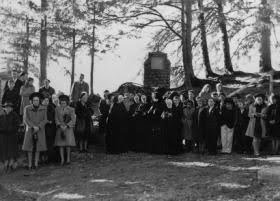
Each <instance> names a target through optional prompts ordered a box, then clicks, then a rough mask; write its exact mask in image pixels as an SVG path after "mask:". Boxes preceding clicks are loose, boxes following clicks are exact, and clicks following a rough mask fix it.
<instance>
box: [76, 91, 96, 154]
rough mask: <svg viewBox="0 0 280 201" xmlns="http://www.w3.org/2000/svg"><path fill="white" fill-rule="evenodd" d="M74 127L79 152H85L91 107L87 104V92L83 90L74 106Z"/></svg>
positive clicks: (90, 120) (89, 127)
mask: <svg viewBox="0 0 280 201" xmlns="http://www.w3.org/2000/svg"><path fill="white" fill-rule="evenodd" d="M75 113H76V127H75V135H76V140H77V141H78V143H79V147H80V152H81V153H82V152H87V149H88V141H89V137H90V134H91V131H92V126H91V125H92V119H91V116H92V115H93V111H92V109H91V108H90V107H89V106H88V94H87V92H83V93H82V94H81V96H80V100H79V101H78V102H77V105H76V108H75Z"/></svg>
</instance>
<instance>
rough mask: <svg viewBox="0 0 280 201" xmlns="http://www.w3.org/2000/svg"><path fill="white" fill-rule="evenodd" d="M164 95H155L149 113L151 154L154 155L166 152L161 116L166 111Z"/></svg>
mask: <svg viewBox="0 0 280 201" xmlns="http://www.w3.org/2000/svg"><path fill="white" fill-rule="evenodd" d="M163 94H164V93H161V92H155V93H153V103H152V106H151V108H150V110H149V111H148V115H149V117H148V118H149V122H150V123H149V126H150V128H149V130H150V134H149V140H148V141H149V152H150V153H152V154H164V153H165V152H166V151H165V149H166V146H165V136H164V132H163V127H162V118H161V115H162V113H163V111H164V109H165V107H166V106H165V103H164V101H163V99H162V96H163Z"/></svg>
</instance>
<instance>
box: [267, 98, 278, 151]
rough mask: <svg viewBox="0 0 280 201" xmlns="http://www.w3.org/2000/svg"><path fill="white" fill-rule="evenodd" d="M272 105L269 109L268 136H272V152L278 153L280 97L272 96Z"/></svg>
mask: <svg viewBox="0 0 280 201" xmlns="http://www.w3.org/2000/svg"><path fill="white" fill-rule="evenodd" d="M271 103H272V104H271V105H270V106H269V107H268V109H267V121H268V129H267V132H268V136H270V137H272V152H273V154H277V153H278V150H279V141H280V97H279V96H278V95H272V96H271Z"/></svg>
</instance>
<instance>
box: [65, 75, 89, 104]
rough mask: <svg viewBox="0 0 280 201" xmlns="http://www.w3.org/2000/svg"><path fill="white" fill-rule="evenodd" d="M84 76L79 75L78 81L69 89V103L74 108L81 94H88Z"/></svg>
mask: <svg viewBox="0 0 280 201" xmlns="http://www.w3.org/2000/svg"><path fill="white" fill-rule="evenodd" d="M84 79H85V75H84V74H81V75H80V80H79V81H78V82H75V83H74V84H73V86H72V89H71V93H70V94H71V96H70V97H71V103H72V104H73V106H76V103H77V102H78V101H79V97H80V95H81V93H82V92H87V93H88V94H89V85H88V83H86V82H85V81H84Z"/></svg>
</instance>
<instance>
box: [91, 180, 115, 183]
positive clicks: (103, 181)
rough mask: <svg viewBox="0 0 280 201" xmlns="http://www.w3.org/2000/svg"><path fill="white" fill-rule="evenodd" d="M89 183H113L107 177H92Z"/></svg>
mask: <svg viewBox="0 0 280 201" xmlns="http://www.w3.org/2000/svg"><path fill="white" fill-rule="evenodd" d="M90 182H91V183H113V182H114V181H113V180H108V179H92V180H90Z"/></svg>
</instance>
